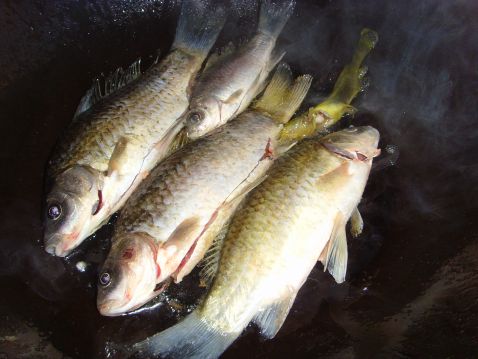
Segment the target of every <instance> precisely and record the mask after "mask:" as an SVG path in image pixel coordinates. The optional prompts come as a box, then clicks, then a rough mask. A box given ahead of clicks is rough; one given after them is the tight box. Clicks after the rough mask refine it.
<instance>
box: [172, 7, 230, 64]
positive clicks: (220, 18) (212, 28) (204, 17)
mask: <svg viewBox="0 0 478 359" xmlns="http://www.w3.org/2000/svg"><path fill="white" fill-rule="evenodd" d="M212 14H214V15H213V16H212ZM225 20H226V12H225V10H224V8H223V7H220V6H217V7H216V8H215V9H211V6H210V5H209V4H208V1H199V0H190V1H184V2H183V3H182V7H181V14H180V15H179V22H178V25H177V28H176V36H175V38H174V43H173V46H172V47H173V48H175V49H181V50H184V51H186V52H189V51H192V52H194V53H197V54H200V55H201V56H203V58H206V56H207V54H208V53H209V50H211V47H212V46H213V45H214V43H215V42H216V39H217V37H218V35H219V33H220V32H221V30H222V27H223V26H224V22H225Z"/></svg>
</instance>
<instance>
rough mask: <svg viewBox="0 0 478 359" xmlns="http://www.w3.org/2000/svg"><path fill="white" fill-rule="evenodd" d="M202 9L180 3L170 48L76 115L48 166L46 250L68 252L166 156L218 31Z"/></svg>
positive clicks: (218, 24)
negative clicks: (156, 61) (133, 77)
mask: <svg viewBox="0 0 478 359" xmlns="http://www.w3.org/2000/svg"><path fill="white" fill-rule="evenodd" d="M206 11H208V9H206V7H205V5H203V4H201V3H200V2H196V1H192V2H188V3H187V5H184V6H183V9H182V12H181V17H180V20H179V24H178V28H177V32H176V38H175V42H174V44H173V49H172V50H171V52H170V53H169V54H168V55H167V56H166V57H165V58H164V59H163V60H162V61H161V62H160V63H159V64H157V65H155V66H153V67H152V68H151V69H149V70H148V71H147V72H146V73H145V74H143V75H141V76H140V77H139V78H138V79H136V80H134V81H132V82H131V83H129V84H127V85H126V86H124V87H122V88H120V89H119V90H117V91H116V92H114V93H112V94H111V95H109V96H107V97H105V98H104V99H103V100H102V101H101V102H99V103H97V104H95V105H94V106H93V107H91V108H90V109H89V110H87V111H85V112H83V113H81V114H79V115H78V116H76V117H75V119H74V120H73V122H72V124H71V126H70V127H69V128H68V130H67V132H66V135H65V137H64V138H63V139H62V141H61V142H60V143H59V145H58V146H57V148H56V149H55V151H54V153H53V157H52V159H51V161H50V163H49V168H48V175H49V177H50V178H51V180H52V181H51V182H53V185H52V188H51V190H50V191H49V193H48V194H47V197H46V209H45V247H46V248H45V249H46V250H47V251H48V252H49V253H51V254H55V255H58V256H66V255H68V254H69V253H70V252H71V250H72V249H74V248H75V247H76V246H78V245H79V244H80V243H81V242H82V241H83V240H84V239H85V238H86V237H88V236H89V235H91V234H92V233H93V232H94V231H95V230H96V229H97V228H98V227H100V226H101V225H102V224H103V223H104V222H105V221H107V220H108V218H109V217H110V215H111V214H113V213H114V212H115V211H117V210H118V209H119V208H121V206H122V205H123V204H124V202H125V201H126V199H127V198H128V197H129V195H130V194H131V193H132V192H133V190H134V189H135V188H136V187H137V185H138V184H139V183H140V182H141V180H142V179H143V178H144V177H146V176H147V174H148V172H149V171H150V170H151V169H152V168H153V167H154V165H155V164H156V163H157V162H158V161H160V160H161V159H162V158H164V157H165V155H166V154H167V153H168V146H169V144H170V142H171V141H172V140H173V139H174V136H175V135H176V133H177V132H178V131H179V130H180V128H181V127H182V123H181V122H180V121H179V120H178V118H180V117H181V115H182V114H183V113H184V111H185V110H186V109H187V106H188V97H189V96H188V91H189V88H190V86H191V83H192V80H193V78H194V76H195V75H196V73H197V71H199V69H200V67H201V65H202V62H203V61H204V59H205V57H206V56H207V53H208V52H209V49H210V48H211V47H212V45H213V43H214V42H215V39H216V37H217V35H218V33H219V31H220V30H221V28H222V24H223V21H224V19H221V15H222V14H223V11H222V10H220V11H218V12H217V13H216V15H217V16H218V17H217V18H215V17H205V16H204V18H205V20H203V21H197V19H196V20H195V21H194V22H193V21H191V18H194V17H197V15H198V14H201V13H202V14H205V13H206Z"/></svg>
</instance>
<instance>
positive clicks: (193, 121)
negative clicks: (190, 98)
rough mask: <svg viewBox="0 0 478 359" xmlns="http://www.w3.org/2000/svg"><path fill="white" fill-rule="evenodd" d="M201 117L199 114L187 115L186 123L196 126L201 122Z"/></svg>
mask: <svg viewBox="0 0 478 359" xmlns="http://www.w3.org/2000/svg"><path fill="white" fill-rule="evenodd" d="M202 118H203V116H202V114H201V113H200V112H197V111H195V112H191V113H190V114H189V115H188V122H189V123H190V124H192V125H196V124H198V123H199V122H201V120H202Z"/></svg>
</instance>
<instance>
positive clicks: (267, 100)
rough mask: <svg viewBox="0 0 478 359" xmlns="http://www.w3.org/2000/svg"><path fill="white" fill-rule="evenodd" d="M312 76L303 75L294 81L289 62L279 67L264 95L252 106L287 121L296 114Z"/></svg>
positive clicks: (277, 118)
mask: <svg viewBox="0 0 478 359" xmlns="http://www.w3.org/2000/svg"><path fill="white" fill-rule="evenodd" d="M311 83H312V76H310V75H302V76H299V77H297V78H296V79H295V81H294V82H293V83H292V72H291V71H290V67H289V65H287V64H281V65H279V67H278V68H277V70H276V72H275V74H274V76H273V77H272V80H271V82H270V83H269V85H267V87H266V90H265V91H264V94H263V95H262V97H261V98H260V99H259V100H258V101H257V102H256V103H255V104H254V105H253V106H252V108H253V109H254V110H256V111H261V112H264V113H266V114H267V115H269V116H270V117H271V118H273V119H274V120H276V121H278V122H280V123H286V122H287V121H289V119H290V118H291V117H292V115H294V113H295V111H297V109H298V108H299V106H300V104H301V103H302V101H303V100H304V98H305V95H307V91H309V88H310V85H311Z"/></svg>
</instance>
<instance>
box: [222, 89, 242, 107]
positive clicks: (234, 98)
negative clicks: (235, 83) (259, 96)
mask: <svg viewBox="0 0 478 359" xmlns="http://www.w3.org/2000/svg"><path fill="white" fill-rule="evenodd" d="M243 93H244V90H242V89H239V90H236V91H234V92H233V93H232V94H231V96H229V97H228V98H227V99H226V100H225V101H223V103H225V104H227V105H230V104H233V103H235V102H237V101H239V99H240V98H241V96H242V94H243Z"/></svg>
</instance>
